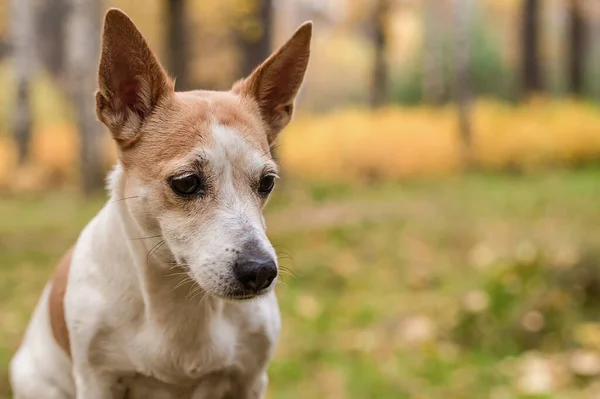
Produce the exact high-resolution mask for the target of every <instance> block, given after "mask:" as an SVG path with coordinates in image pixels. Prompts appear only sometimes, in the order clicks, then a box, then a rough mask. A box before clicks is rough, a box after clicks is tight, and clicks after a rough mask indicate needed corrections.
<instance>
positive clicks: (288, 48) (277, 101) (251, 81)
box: [232, 22, 312, 144]
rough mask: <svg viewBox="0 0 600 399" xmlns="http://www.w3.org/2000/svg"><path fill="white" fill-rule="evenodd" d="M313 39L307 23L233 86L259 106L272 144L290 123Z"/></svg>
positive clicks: (236, 90) (268, 138)
mask: <svg viewBox="0 0 600 399" xmlns="http://www.w3.org/2000/svg"><path fill="white" fill-rule="evenodd" d="M311 36H312V22H305V23H304V24H302V26H300V27H299V28H298V29H297V30H296V32H295V33H294V34H293V35H292V37H291V38H290V39H289V40H288V41H287V43H285V44H284V45H283V46H281V47H280V48H279V49H278V50H277V51H275V52H274V53H273V54H272V55H271V56H270V57H269V58H268V59H267V60H266V61H265V62H263V63H262V64H261V65H260V66H259V67H258V68H256V69H255V70H254V72H252V74H250V76H249V77H247V78H246V79H243V80H242V81H240V82H238V83H236V84H235V85H234V86H233V89H232V90H233V92H235V93H239V94H241V95H246V96H250V97H252V98H253V99H254V100H255V101H256V102H257V103H258V106H259V109H260V113H261V117H262V119H263V122H264V124H265V127H266V130H267V140H268V142H269V144H272V143H273V141H274V140H275V139H276V138H277V135H278V134H279V132H280V131H281V129H283V128H284V127H285V125H287V124H288V123H289V121H290V120H291V117H292V112H293V109H294V98H295V97H296V94H298V90H299V89H300V86H301V85H302V81H303V79H304V73H305V72H306V67H307V65H308V58H309V55H310V39H311Z"/></svg>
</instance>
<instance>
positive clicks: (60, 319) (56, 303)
mask: <svg viewBox="0 0 600 399" xmlns="http://www.w3.org/2000/svg"><path fill="white" fill-rule="evenodd" d="M72 255H73V248H71V249H69V250H68V251H67V253H65V254H64V255H63V257H62V258H61V260H60V261H59V262H58V264H57V265H56V270H55V272H54V277H53V278H52V288H51V291H50V298H49V300H48V304H49V307H50V309H49V311H50V326H51V328H52V335H54V339H55V340H56V342H57V343H58V345H59V346H60V347H61V348H62V349H64V351H65V352H66V353H67V354H68V355H69V356H70V355H71V346H70V343H69V329H68V328H67V323H66V321H65V304H64V301H65V292H66V291H67V279H68V277H69V268H70V266H71V257H72Z"/></svg>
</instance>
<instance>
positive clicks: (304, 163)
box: [0, 99, 600, 189]
mask: <svg viewBox="0 0 600 399" xmlns="http://www.w3.org/2000/svg"><path fill="white" fill-rule="evenodd" d="M472 115H473V120H472V124H473V132H474V137H473V147H472V154H473V158H474V159H475V161H476V162H477V164H478V165H481V166H483V167H489V168H506V167H518V168H523V169H531V168H539V167H544V166H548V165H564V164H571V163H578V162H584V161H588V160H592V159H600V112H599V110H598V109H597V108H595V107H594V106H592V105H589V104H584V103H580V102H576V101H571V100H563V101H558V100H556V101H553V100H548V99H536V100H533V101H531V102H529V103H527V104H523V105H520V106H511V105H507V104H503V103H498V102H493V101H485V100H483V101H479V102H478V103H477V104H475V105H474V107H473V110H472ZM105 145H106V148H104V149H103V151H104V152H105V153H106V163H107V164H109V163H110V162H112V161H113V160H114V156H115V150H114V145H113V144H112V143H111V142H110V139H109V134H106V140H105ZM277 151H278V157H279V159H280V161H281V163H282V166H283V168H284V170H285V172H286V173H287V174H289V175H294V176H295V177H297V178H301V179H304V180H329V181H347V182H351V181H364V180H374V179H375V180H396V179H402V178H407V177H417V176H431V175H443V174H450V173H455V172H457V171H459V170H460V169H461V167H462V146H461V143H460V140H459V134H458V122H457V113H456V110H455V109H454V107H452V106H447V107H444V108H441V109H435V108H427V107H421V108H400V107H389V108H386V109H382V110H379V111H375V112H371V111H368V110H364V109H346V110H340V111H337V112H335V113H332V114H328V115H322V116H307V115H304V116H299V117H298V118H297V119H296V120H295V121H294V122H293V123H292V124H291V125H290V126H289V127H288V128H287V129H286V131H285V132H284V134H283V135H282V137H281V139H280V146H279V147H278V149H277ZM31 154H32V162H31V164H30V165H28V167H27V168H21V169H19V168H17V166H16V155H15V147H14V144H13V143H12V141H11V140H9V139H8V138H7V137H4V138H1V137H0V188H4V189H21V188H22V187H20V186H19V187H15V186H14V184H15V180H16V181H19V180H21V184H23V183H22V182H23V181H26V182H30V183H27V184H24V185H25V186H30V185H31V186H32V187H33V186H35V187H37V188H47V187H48V186H54V185H63V184H65V183H76V182H77V176H78V167H77V159H78V154H79V150H78V140H77V134H76V130H75V128H74V127H73V125H71V124H68V123H66V122H62V123H59V122H52V123H51V124H50V123H46V124H36V125H35V130H34V137H33V141H32V148H31ZM19 173H20V174H21V175H20V179H14V178H13V177H14V176H15V174H19ZM35 182H37V183H38V184H34V183H35Z"/></svg>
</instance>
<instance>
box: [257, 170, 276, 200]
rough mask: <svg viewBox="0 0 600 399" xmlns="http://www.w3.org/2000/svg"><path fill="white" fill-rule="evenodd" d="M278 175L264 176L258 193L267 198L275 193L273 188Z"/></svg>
mask: <svg viewBox="0 0 600 399" xmlns="http://www.w3.org/2000/svg"><path fill="white" fill-rule="evenodd" d="M276 177H277V175H275V174H273V173H269V174H267V175H264V176H263V177H261V179H260V183H259V184H258V193H259V194H260V195H261V196H267V195H269V194H270V193H271V191H273V187H275V178H276Z"/></svg>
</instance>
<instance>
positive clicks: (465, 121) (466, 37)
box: [454, 0, 476, 166]
mask: <svg viewBox="0 0 600 399" xmlns="http://www.w3.org/2000/svg"><path fill="white" fill-rule="evenodd" d="M475 1H476V0H454V17H455V18H454V21H455V23H454V25H455V37H454V97H455V101H456V105H457V107H458V123H459V132H460V138H461V142H462V145H463V159H464V161H465V164H466V165H467V166H468V165H470V164H471V163H472V154H471V152H472V144H473V143H472V141H473V137H472V135H473V133H472V127H471V101H472V98H471V97H472V88H471V76H470V75H471V69H470V65H471V33H472V32H471V26H472V17H473V12H474V7H475V4H474V2H475Z"/></svg>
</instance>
